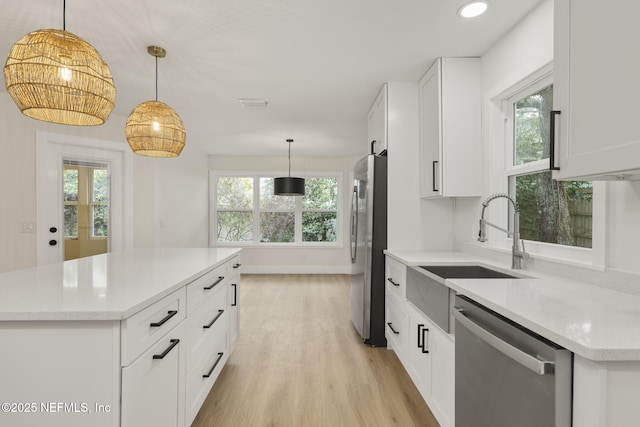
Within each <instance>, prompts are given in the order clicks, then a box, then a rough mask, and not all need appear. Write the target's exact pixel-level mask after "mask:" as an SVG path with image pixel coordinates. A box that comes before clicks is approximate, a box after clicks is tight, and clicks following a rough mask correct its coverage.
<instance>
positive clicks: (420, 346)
mask: <svg viewBox="0 0 640 427" xmlns="http://www.w3.org/2000/svg"><path fill="white" fill-rule="evenodd" d="M422 328H424V325H422V324H419V325H418V345H417V347H418V348H423V344H422V339H423V338H424V337H423V336H422V334H421V333H420V332H422Z"/></svg>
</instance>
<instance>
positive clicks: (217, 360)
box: [202, 353, 224, 378]
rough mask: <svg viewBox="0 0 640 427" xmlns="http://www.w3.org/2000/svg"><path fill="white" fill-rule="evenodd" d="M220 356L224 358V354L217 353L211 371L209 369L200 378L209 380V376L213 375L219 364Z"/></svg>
mask: <svg viewBox="0 0 640 427" xmlns="http://www.w3.org/2000/svg"><path fill="white" fill-rule="evenodd" d="M222 356H224V353H218V358H217V359H216V363H214V364H213V366H212V367H211V369H209V372H207V373H206V374H203V375H202V378H209V377H210V376H211V374H212V373H213V370H214V369H216V366H218V363H220V360H221V359H222Z"/></svg>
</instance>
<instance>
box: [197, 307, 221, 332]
mask: <svg viewBox="0 0 640 427" xmlns="http://www.w3.org/2000/svg"><path fill="white" fill-rule="evenodd" d="M222 313H224V310H218V314H217V315H216V317H214V318H213V320H212V321H211V322H209V324H208V325H203V326H202V327H203V328H205V329H209V328H210V327H212V326H213V324H214V323H216V320H218V319H219V318H220V316H222Z"/></svg>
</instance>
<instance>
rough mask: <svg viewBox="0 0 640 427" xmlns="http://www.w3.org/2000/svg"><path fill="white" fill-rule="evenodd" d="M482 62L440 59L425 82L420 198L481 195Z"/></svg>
mask: <svg viewBox="0 0 640 427" xmlns="http://www.w3.org/2000/svg"><path fill="white" fill-rule="evenodd" d="M480 83H481V82H480V59H479V58H438V59H437V60H436V62H435V63H434V64H433V65H432V66H431V68H429V70H428V71H427V72H426V73H425V75H424V76H423V77H422V78H421V79H420V83H419V87H420V196H421V197H422V198H432V197H471V196H480V195H481V192H482V188H481V184H482V181H481V179H480V178H481V175H480V174H481V163H482V162H481V158H480V154H481V152H480V149H481V84H480Z"/></svg>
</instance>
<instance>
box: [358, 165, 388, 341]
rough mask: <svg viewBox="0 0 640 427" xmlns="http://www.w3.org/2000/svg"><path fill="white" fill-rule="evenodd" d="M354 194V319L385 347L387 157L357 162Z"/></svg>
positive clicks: (360, 329) (361, 331)
mask: <svg viewBox="0 0 640 427" xmlns="http://www.w3.org/2000/svg"><path fill="white" fill-rule="evenodd" d="M353 176H354V178H353V193H352V195H351V227H350V228H351V265H352V271H351V320H352V321H353V325H354V326H355V328H356V329H357V331H358V333H359V334H360V336H361V337H362V340H363V341H364V342H365V343H366V344H369V345H372V346H376V347H384V346H386V345H387V340H386V338H385V336H384V332H385V327H384V287H385V282H384V265H385V263H384V253H383V251H384V250H385V249H386V248H387V157H386V155H385V154H383V155H375V154H369V155H368V156H366V157H365V158H363V159H361V160H360V161H358V163H356V165H355V167H354V170H353Z"/></svg>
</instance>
